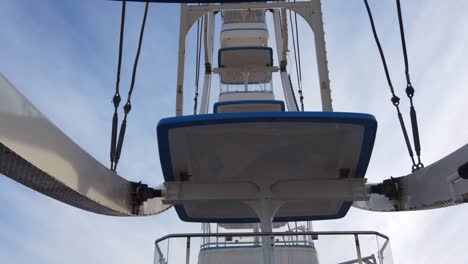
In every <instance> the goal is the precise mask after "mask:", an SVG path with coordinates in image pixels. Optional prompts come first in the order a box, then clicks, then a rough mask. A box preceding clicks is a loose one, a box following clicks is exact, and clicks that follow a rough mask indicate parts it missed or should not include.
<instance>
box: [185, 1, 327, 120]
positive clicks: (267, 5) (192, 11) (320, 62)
mask: <svg viewBox="0 0 468 264" xmlns="http://www.w3.org/2000/svg"><path fill="white" fill-rule="evenodd" d="M278 8H280V9H291V10H292V11H294V12H297V13H298V14H299V15H301V16H302V17H304V19H305V20H306V21H307V22H308V23H309V25H310V26H311V28H312V29H313V31H314V36H315V49H316V58H317V66H318V71H319V81H320V93H321V99H322V109H323V111H333V108H332V99H331V90H330V80H329V76H328V62H327V58H326V49H325V39H324V30H323V20H322V11H321V3H320V0H311V1H304V2H253V3H226V4H222V5H190V6H189V5H187V4H181V20H180V21H181V23H180V36H179V65H178V78H177V87H176V88H177V89H176V90H177V93H176V94H177V95H176V96H177V99H176V115H178V116H179V115H182V114H183V76H184V74H183V71H184V66H185V63H184V62H185V58H184V56H185V39H186V35H187V32H188V29H189V28H190V26H191V25H192V24H193V23H194V22H195V21H196V20H198V19H199V18H200V17H202V16H203V15H205V14H206V13H210V12H215V11H226V10H255V9H261V10H265V9H266V10H270V9H278ZM253 22H254V21H253ZM284 78H286V76H285V77H282V79H284ZM291 109H292V108H291Z"/></svg>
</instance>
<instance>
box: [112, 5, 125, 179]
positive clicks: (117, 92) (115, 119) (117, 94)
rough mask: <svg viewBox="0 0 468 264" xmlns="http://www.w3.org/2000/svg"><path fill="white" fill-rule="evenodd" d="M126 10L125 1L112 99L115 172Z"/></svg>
mask: <svg viewBox="0 0 468 264" xmlns="http://www.w3.org/2000/svg"><path fill="white" fill-rule="evenodd" d="M125 8H126V2H125V0H123V1H122V14H121V18H120V39H119V58H118V62H117V78H116V79H117V80H116V83H115V94H114V97H113V98H112V101H113V103H114V116H113V117H112V135H111V147H110V162H111V165H110V169H111V170H113V168H114V162H115V148H116V146H117V126H118V122H119V116H118V107H119V104H120V102H121V101H122V97H121V96H120V71H121V66H122V46H123V38H124V30H125Z"/></svg>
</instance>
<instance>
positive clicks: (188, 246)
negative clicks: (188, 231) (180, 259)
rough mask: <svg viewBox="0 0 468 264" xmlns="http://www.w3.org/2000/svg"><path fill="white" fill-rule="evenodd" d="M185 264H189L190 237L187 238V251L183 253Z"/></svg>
mask: <svg viewBox="0 0 468 264" xmlns="http://www.w3.org/2000/svg"><path fill="white" fill-rule="evenodd" d="M185 264H190V237H187V249H186V251H185Z"/></svg>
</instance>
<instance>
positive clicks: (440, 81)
mask: <svg viewBox="0 0 468 264" xmlns="http://www.w3.org/2000/svg"><path fill="white" fill-rule="evenodd" d="M370 3H371V6H372V8H373V10H374V16H375V20H376V25H377V29H378V32H379V34H380V37H381V41H382V45H383V48H384V50H385V53H386V55H387V60H388V64H389V68H390V71H391V76H392V78H393V81H394V86H395V88H396V91H397V93H398V94H399V95H400V97H401V98H402V110H403V111H404V114H405V115H406V116H408V113H409V105H408V100H407V99H406V98H405V96H404V88H405V78H404V67H403V57H402V54H401V43H400V39H399V35H398V34H399V31H398V25H397V15H396V10H395V3H394V1H370ZM143 7H144V5H143V4H136V3H132V4H129V7H128V16H127V25H126V35H125V38H126V41H125V48H124V61H123V65H124V66H123V70H122V78H123V80H122V85H121V87H122V90H123V91H126V89H127V87H128V85H129V83H130V73H131V67H132V63H133V58H134V55H135V51H136V44H137V38H138V33H139V27H140V22H141V17H142V12H143ZM402 7H403V15H404V19H405V29H406V35H407V45H408V52H409V61H410V71H411V76H412V82H413V85H414V87H415V89H416V95H415V104H416V109H417V111H418V118H419V124H420V134H421V142H422V149H423V150H422V152H423V162H424V163H425V164H426V165H428V164H430V163H433V162H435V161H437V160H438V159H440V158H442V157H444V156H445V155H447V154H449V153H451V152H452V151H454V150H456V149H457V148H459V147H461V146H462V145H464V144H466V143H467V141H468V122H466V114H467V113H468V110H467V109H466V98H468V89H466V86H467V83H468V75H467V74H466V73H467V69H468V60H466V58H467V57H468V45H467V44H466V43H467V40H468V39H467V38H468V36H467V35H466V32H467V30H468V28H467V27H468V17H467V16H466V13H467V12H468V2H467V1H464V0H453V1H450V2H441V1H436V0H433V1H422V0H417V1H403V3H402ZM323 13H324V23H325V38H326V43H327V52H328V61H329V68H330V79H331V89H332V97H333V103H334V108H335V110H336V111H345V112H363V113H370V114H373V115H375V117H376V119H377V120H378V123H379V127H378V133H377V139H376V143H375V147H374V152H373V155H372V159H371V163H370V165H369V169H368V171H367V176H366V177H367V178H368V179H369V182H379V181H381V180H383V179H387V178H389V177H390V176H401V175H406V174H408V173H409V172H410V162H409V157H408V156H407V152H406V150H405V145H404V142H403V138H402V135H401V131H400V130H399V127H398V120H397V118H396V113H395V110H394V108H393V106H392V104H391V103H390V97H391V96H390V93H389V91H388V87H387V85H386V81H385V78H384V72H383V69H382V66H381V64H380V60H379V57H378V53H377V49H376V46H375V43H374V42H373V38H372V35H371V31H370V25H369V22H368V18H367V14H366V13H365V9H364V5H363V2H362V1H358V0H354V1H339V0H327V1H323ZM119 16H120V4H119V3H116V2H113V1H95V0H84V1H71V0H66V1H59V0H43V1H27V0H18V1H0V72H2V74H4V75H5V76H6V77H7V78H8V79H9V80H10V82H12V83H13V84H14V85H15V86H16V87H17V88H18V89H19V90H20V91H21V92H22V93H23V94H24V95H25V96H26V97H28V98H29V99H30V100H31V101H32V102H33V103H34V104H35V105H36V106H37V107H38V108H39V109H40V110H41V111H42V112H43V113H44V114H45V115H46V116H48V117H49V119H50V120H51V121H52V122H54V123H55V124H56V125H57V126H58V127H59V128H60V129H62V130H63V131H64V132H65V133H66V134H67V135H69V136H70V137H71V138H72V139H73V140H74V141H75V142H77V143H78V144H80V145H81V146H82V147H83V148H84V149H85V150H87V151H88V152H89V153H90V154H92V155H93V156H94V157H96V158H97V159H98V160H99V161H100V162H102V163H103V164H108V148H109V140H110V125H111V118H112V113H113V107H112V104H111V98H112V96H113V90H114V84H115V72H116V63H117V49H118V34H119V21H120V17H119ZM178 24H179V7H178V5H175V4H174V5H169V4H151V6H150V11H149V17H148V21H147V29H146V34H145V39H144V44H143V49H142V55H141V58H140V65H139V69H138V74H137V81H136V88H135V92H134V95H133V99H132V102H133V108H132V112H131V114H130V117H129V124H128V129H127V135H126V141H125V145H124V153H123V155H122V158H121V161H120V163H119V173H120V174H121V175H124V176H125V177H126V178H127V179H129V180H132V181H140V180H141V181H143V182H146V183H148V184H150V185H156V184H159V183H161V182H162V181H163V180H162V175H161V169H160V165H159V158H158V153H157V144H156V124H157V122H158V120H160V119H161V118H164V117H169V116H173V115H174V111H175V81H176V69H177V59H176V58H177V43H178V33H177V32H178ZM299 24H300V31H301V52H302V56H303V57H302V58H303V59H302V64H303V72H305V73H303V75H304V93H305V105H306V110H309V111H314V110H319V109H320V102H319V92H318V91H319V89H318V81H317V74H316V66H315V57H314V47H313V41H312V39H313V37H312V32H311V31H310V29H307V28H306V25H305V23H304V22H300V23H299ZM188 43H189V45H190V48H189V49H188V50H187V74H186V86H187V89H186V91H187V92H186V97H185V102H186V104H185V106H186V107H185V109H186V114H189V113H190V109H192V105H191V103H192V97H193V94H194V90H193V79H194V70H193V63H194V57H195V54H194V51H195V48H194V44H195V40H194V34H193V32H192V33H191V34H190V35H189V38H188ZM275 61H277V59H276V58H275ZM214 87H216V86H214ZM276 87H278V85H277V86H276ZM277 95H278V98H281V94H277ZM408 121H409V120H408ZM0 210H1V212H2V213H1V214H0V262H1V263H32V262H34V263H65V262H66V263H104V262H106V263H119V264H120V263H122V264H124V263H151V262H152V259H153V250H154V248H153V245H154V244H153V243H154V240H155V239H156V238H157V237H160V236H163V235H166V234H168V233H174V232H198V231H199V225H198V224H190V223H184V222H181V221H179V220H178V217H177V215H176V214H175V212H174V211H173V210H170V211H168V212H167V213H164V214H161V215H157V216H152V217H139V218H119V217H117V218H113V217H107V216H101V215H96V214H93V213H89V212H85V211H82V210H79V209H76V208H73V207H70V206H67V205H65V204H63V203H60V202H57V201H55V200H52V199H51V198H48V197H45V196H42V195H40V194H39V193H36V192H34V191H31V190H29V189H27V188H26V187H24V186H21V185H19V184H17V183H16V182H13V181H12V180H10V179H9V178H7V177H0ZM467 217H468V207H467V206H466V205H459V206H455V207H451V208H445V209H439V210H430V211H421V212H400V213H373V212H367V211H362V210H359V209H355V208H352V209H351V210H350V211H349V213H348V215H347V216H346V217H345V218H342V219H339V220H332V221H319V222H315V223H314V228H315V230H317V231H325V230H376V231H379V232H381V233H384V234H386V235H388V236H389V237H390V239H391V245H392V252H393V256H394V259H395V263H468V260H466V256H467V255H468V253H467V252H466V241H467V237H468V229H466V224H465V223H466V219H467Z"/></svg>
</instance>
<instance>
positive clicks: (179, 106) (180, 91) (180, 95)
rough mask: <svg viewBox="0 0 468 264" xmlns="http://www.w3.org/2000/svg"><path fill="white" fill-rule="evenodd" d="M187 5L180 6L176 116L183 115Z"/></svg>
mask: <svg viewBox="0 0 468 264" xmlns="http://www.w3.org/2000/svg"><path fill="white" fill-rule="evenodd" d="M187 30H188V28H187V4H181V5H180V30H179V53H178V64H177V65H178V66H177V87H176V116H181V115H183V113H184V109H183V105H184V73H185V45H186V38H187Z"/></svg>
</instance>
